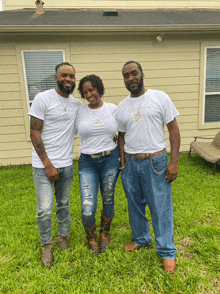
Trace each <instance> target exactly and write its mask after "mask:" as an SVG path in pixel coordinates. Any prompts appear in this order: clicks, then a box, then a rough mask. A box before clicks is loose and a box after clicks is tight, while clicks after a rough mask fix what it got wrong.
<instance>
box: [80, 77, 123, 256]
mask: <svg viewBox="0 0 220 294" xmlns="http://www.w3.org/2000/svg"><path fill="white" fill-rule="evenodd" d="M78 90H79V92H80V95H81V97H82V98H83V99H86V100H87V101H88V102H89V103H88V104H87V105H85V106H83V107H80V108H79V109H78V111H77V116H76V121H75V127H76V131H77V132H78V134H79V136H80V139H81V146H80V148H79V152H80V159H79V183H80V190H81V204H82V223H83V225H84V228H85V231H86V234H87V240H88V246H89V248H90V249H91V250H92V251H93V252H94V255H98V253H99V248H98V243H97V235H96V233H95V232H96V219H95V215H96V210H97V201H98V191H99V186H100V190H101V195H102V203H103V209H102V212H101V230H100V251H101V252H104V251H105V250H106V248H107V246H108V243H109V231H110V225H111V221H112V219H113V216H114V191H115V185H116V182H117V179H118V176H119V172H120V169H119V168H120V155H119V151H118V147H117V146H116V143H115V140H114V137H115V135H116V133H117V131H118V125H117V122H116V119H115V116H116V109H117V106H116V105H114V104H112V103H106V102H103V101H102V99H101V97H102V96H103V94H104V91H105V90H104V85H103V83H102V80H101V79H100V78H99V77H98V76H96V75H89V76H86V77H84V78H82V79H81V80H80V83H79V87H78Z"/></svg>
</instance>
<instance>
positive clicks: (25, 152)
mask: <svg viewBox="0 0 220 294" xmlns="http://www.w3.org/2000/svg"><path fill="white" fill-rule="evenodd" d="M0 113H1V115H0V158H1V161H0V164H1V165H8V164H27V163H30V159H31V144H30V142H28V141H27V137H26V129H25V123H24V108H23V103H22V99H21V91H20V80H19V74H18V65H17V58H16V49H15V46H12V45H7V44H5V45H4V44H0Z"/></svg>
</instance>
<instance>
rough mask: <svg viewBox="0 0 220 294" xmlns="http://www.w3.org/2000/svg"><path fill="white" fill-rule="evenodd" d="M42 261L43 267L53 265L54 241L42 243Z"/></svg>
mask: <svg viewBox="0 0 220 294" xmlns="http://www.w3.org/2000/svg"><path fill="white" fill-rule="evenodd" d="M41 263H42V266H43V267H51V266H52V264H53V242H52V241H51V242H50V243H48V244H42V257H41Z"/></svg>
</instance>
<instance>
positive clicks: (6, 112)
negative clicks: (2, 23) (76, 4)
mask: <svg viewBox="0 0 220 294" xmlns="http://www.w3.org/2000/svg"><path fill="white" fill-rule="evenodd" d="M214 38H216V39H220V38H219V36H216V35H215V36H211V35H210V36H209V37H207V38H206V39H204V37H203V41H206V43H207V42H211V43H212V44H214V43H215V44H216V41H215V42H214ZM20 39H21V38H19V36H13V37H11V38H9V37H7V38H6V37H4V38H2V39H1V41H0V113H1V115H0V164H1V165H8V164H26V163H30V162H31V149H32V145H31V142H30V139H29V119H28V115H27V113H28V105H27V100H26V92H25V83H24V73H23V67H22V61H21V50H45V49H50V48H53V49H62V48H63V49H65V50H66V60H67V61H69V62H71V63H72V64H73V65H74V67H75V69H76V78H77V84H78V82H79V80H80V79H81V78H82V77H84V76H85V75H87V74H92V73H95V74H97V75H99V76H100V77H101V78H102V79H103V82H104V85H105V89H106V93H105V96H104V101H106V102H112V103H115V104H118V103H119V102H120V101H121V100H122V99H124V98H125V97H126V96H127V95H128V91H127V89H126V88H125V86H124V83H123V79H122V74H121V69H122V66H123V64H124V63H125V62H127V61H129V60H135V61H138V62H140V64H141V65H142V67H143V71H144V75H145V80H144V83H145V87H146V88H151V89H158V90H162V91H165V92H166V93H167V94H168V95H169V96H170V97H171V99H172V100H173V102H174V104H175V106H176V107H177V109H178V110H179V112H180V116H179V117H178V118H177V121H178V124H179V128H180V134H181V141H182V144H181V149H180V151H188V150H189V144H190V142H191V141H192V140H193V136H209V137H212V136H214V135H215V134H216V133H217V130H216V128H219V124H218V125H214V126H213V125H211V126H210V127H208V128H200V127H199V111H201V106H200V105H201V103H200V101H201V99H202V98H201V93H200V92H201V89H200V88H201V87H200V85H201V72H203V69H202V68H200V65H201V64H202V60H201V48H202V45H201V44H202V42H201V36H197V37H196V36H188V35H186V36H178V35H176V36H175V35H172V36H167V37H166V36H165V37H164V40H163V41H162V42H161V43H158V42H157V41H156V37H155V36H150V35H144V34H142V35H138V34H136V35H135V36H134V35H132V37H129V35H120V36H117V35H105V36H101V35H99V36H85V37H84V36H67V37H65V36H63V37H61V36H60V37H58V36H56V37H53V36H47V37H46V40H47V42H46V43H45V41H44V40H45V37H44V38H42V37H40V36H38V37H37V36H34V37H32V36H27V37H23V38H22V41H20ZM58 39H59V42H57V40H58ZM67 41H68V42H67ZM213 42H214V43H213ZM48 44H49V45H48ZM62 44H63V45H62ZM219 45H220V42H219ZM76 89H77V87H76ZM74 96H75V97H76V98H80V97H79V94H78V91H77V90H75V92H74ZM165 129H166V128H165ZM166 139H167V143H168V145H169V140H168V133H167V131H166ZM79 143H80V142H79V139H77V140H76V144H75V150H74V157H75V158H76V157H77V156H78V152H77V150H78V146H79ZM168 151H170V147H168Z"/></svg>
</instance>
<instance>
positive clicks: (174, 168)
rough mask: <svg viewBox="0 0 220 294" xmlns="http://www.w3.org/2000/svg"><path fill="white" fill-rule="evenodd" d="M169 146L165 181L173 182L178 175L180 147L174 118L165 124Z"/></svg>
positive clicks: (177, 128)
mask: <svg viewBox="0 0 220 294" xmlns="http://www.w3.org/2000/svg"><path fill="white" fill-rule="evenodd" d="M167 129H168V131H169V139H170V146H171V161H170V163H169V164H168V166H167V168H166V177H167V183H171V182H173V181H174V180H175V179H176V178H177V175H178V155H179V149H180V133H179V127H178V125H177V122H176V119H174V120H173V121H171V122H170V123H168V124H167Z"/></svg>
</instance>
